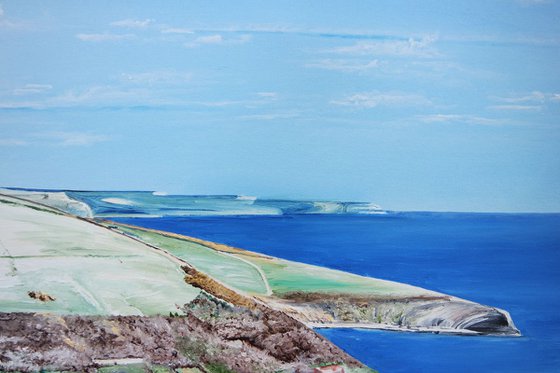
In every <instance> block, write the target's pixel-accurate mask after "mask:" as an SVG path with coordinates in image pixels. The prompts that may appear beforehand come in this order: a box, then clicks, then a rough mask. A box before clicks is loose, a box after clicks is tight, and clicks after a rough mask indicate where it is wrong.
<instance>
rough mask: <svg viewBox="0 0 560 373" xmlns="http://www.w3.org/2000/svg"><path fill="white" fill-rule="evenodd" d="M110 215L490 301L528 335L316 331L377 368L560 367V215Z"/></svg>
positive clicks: (491, 369)
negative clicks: (494, 335) (140, 216)
mask: <svg viewBox="0 0 560 373" xmlns="http://www.w3.org/2000/svg"><path fill="white" fill-rule="evenodd" d="M113 219H114V220H117V221H120V222H124V223H129V224H135V225H139V226H144V227H148V228H154V229H161V230H166V231H171V232H176V233H183V234H187V235H191V236H195V237H200V238H203V239H206V240H210V241H216V242H220V243H225V244H229V245H232V246H238V247H242V248H244V249H248V250H254V251H258V252H262V253H265V254H269V255H274V256H278V257H281V258H285V259H290V260H296V261H301V262H305V263H310V264H316V265H322V266H326V267H329V268H334V269H340V270H345V271H349V272H354V273H358V274H362V275H367V276H372V277H378V278H383V279H387V280H394V281H399V282H405V283H409V284H413V285H417V286H421V287H424V288H427V289H430V290H436V291H440V292H443V293H447V294H451V295H455V296H458V297H461V298H465V299H468V300H472V301H475V302H479V303H482V304H488V305H491V306H495V307H498V308H502V309H505V310H507V311H509V312H510V314H511V316H512V318H513V320H514V322H515V324H516V326H517V327H518V328H519V329H520V330H521V333H522V334H523V336H522V337H520V338H505V337H502V338H499V337H465V336H450V335H435V334H416V333H399V332H386V331H374V330H355V329H320V330H318V331H319V332H320V333H322V334H323V335H325V336H326V337H327V338H329V339H331V340H332V341H333V342H334V343H336V344H337V345H339V346H340V347H342V348H343V349H345V350H346V351H347V352H349V353H350V354H352V355H353V356H355V357H357V358H358V359H360V360H361V361H363V362H364V363H366V364H368V365H370V366H371V367H373V368H376V369H378V370H379V371H380V372H412V371H414V372H558V371H560V214H467V213H389V214H386V215H375V216H364V215H290V216H228V217H225V216H212V217H209V216H205V217H192V216H191V217H184V216H182V217H162V218H113Z"/></svg>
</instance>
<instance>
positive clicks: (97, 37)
mask: <svg viewBox="0 0 560 373" xmlns="http://www.w3.org/2000/svg"><path fill="white" fill-rule="evenodd" d="M76 37H77V38H78V39H80V40H82V41H92V42H102V41H119V40H130V39H134V38H135V37H136V36H135V35H134V34H107V33H106V34H77V35H76Z"/></svg>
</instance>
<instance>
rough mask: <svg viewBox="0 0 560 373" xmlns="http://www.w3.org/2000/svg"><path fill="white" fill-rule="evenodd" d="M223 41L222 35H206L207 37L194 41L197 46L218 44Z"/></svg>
mask: <svg viewBox="0 0 560 373" xmlns="http://www.w3.org/2000/svg"><path fill="white" fill-rule="evenodd" d="M223 41H224V38H223V37H222V35H219V34H216V35H208V36H200V37H198V38H196V39H195V40H194V42H195V43H197V44H220V43H222V42H223Z"/></svg>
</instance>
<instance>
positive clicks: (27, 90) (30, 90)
mask: <svg viewBox="0 0 560 373" xmlns="http://www.w3.org/2000/svg"><path fill="white" fill-rule="evenodd" d="M51 89H52V85H50V84H26V85H24V86H23V87H20V88H16V89H14V90H13V94H14V95H16V96H23V95H28V94H35V93H42V92H45V91H48V90H51Z"/></svg>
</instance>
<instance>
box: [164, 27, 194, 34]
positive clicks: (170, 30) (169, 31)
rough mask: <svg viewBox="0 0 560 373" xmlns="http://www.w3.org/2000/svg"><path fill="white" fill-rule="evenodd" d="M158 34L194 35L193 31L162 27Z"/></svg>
mask: <svg viewBox="0 0 560 373" xmlns="http://www.w3.org/2000/svg"><path fill="white" fill-rule="evenodd" d="M160 32H161V33H162V34H194V31H192V30H190V29H186V28H181V27H164V28H162V29H161V31H160Z"/></svg>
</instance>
